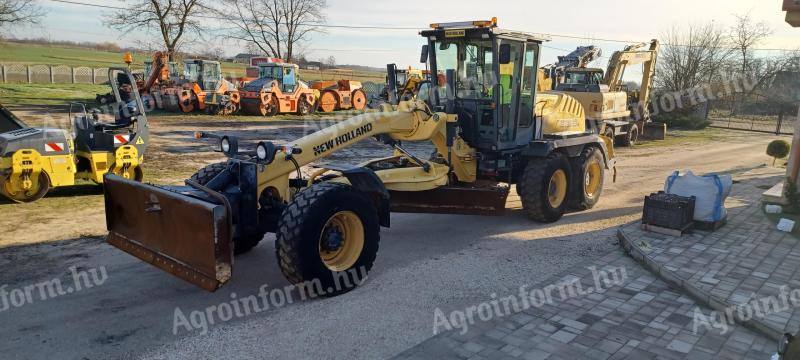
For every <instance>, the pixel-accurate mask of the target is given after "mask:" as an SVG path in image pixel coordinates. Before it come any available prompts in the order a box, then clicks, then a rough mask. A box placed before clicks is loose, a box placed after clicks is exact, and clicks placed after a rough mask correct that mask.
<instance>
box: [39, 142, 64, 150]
mask: <svg viewBox="0 0 800 360" xmlns="http://www.w3.org/2000/svg"><path fill="white" fill-rule="evenodd" d="M44 151H47V152H61V151H64V143H48V144H44Z"/></svg>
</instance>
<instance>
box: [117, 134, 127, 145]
mask: <svg viewBox="0 0 800 360" xmlns="http://www.w3.org/2000/svg"><path fill="white" fill-rule="evenodd" d="M128 141H130V140H129V139H128V137H127V136H125V135H114V144H127V143H128Z"/></svg>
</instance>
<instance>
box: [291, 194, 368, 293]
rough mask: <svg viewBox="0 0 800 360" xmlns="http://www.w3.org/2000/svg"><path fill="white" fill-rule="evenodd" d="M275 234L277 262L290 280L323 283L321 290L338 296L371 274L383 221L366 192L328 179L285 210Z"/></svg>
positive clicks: (293, 281)
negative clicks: (328, 181) (380, 223)
mask: <svg viewBox="0 0 800 360" xmlns="http://www.w3.org/2000/svg"><path fill="white" fill-rule="evenodd" d="M276 238H277V240H276V246H275V253H276V256H277V258H278V265H279V266H280V268H281V272H283V275H284V276H285V277H286V278H287V279H288V280H289V281H290V282H292V283H293V284H315V285H316V284H317V282H318V285H319V289H321V292H322V293H321V294H317V295H322V296H335V295H339V294H343V293H345V292H348V291H350V290H352V289H354V288H355V287H356V286H358V285H360V284H361V283H362V282H363V281H364V280H365V279H366V275H367V273H368V272H369V270H370V269H371V268H372V265H373V263H374V262H375V258H376V256H377V253H378V244H379V242H380V225H379V221H378V214H377V211H376V209H375V205H374V204H373V203H372V201H371V200H370V199H369V198H368V197H367V196H366V195H365V194H363V193H361V192H359V191H357V190H355V189H353V188H352V187H351V186H350V185H346V184H339V183H324V182H323V183H319V184H316V185H313V186H312V187H310V188H307V189H305V190H303V191H302V192H301V193H299V194H298V195H297V197H295V199H294V201H292V203H290V204H289V206H288V207H287V208H286V209H285V210H284V211H283V214H282V215H281V219H280V220H279V222H278V232H277V234H276ZM309 288H314V287H313V286H309Z"/></svg>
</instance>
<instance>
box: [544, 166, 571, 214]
mask: <svg viewBox="0 0 800 360" xmlns="http://www.w3.org/2000/svg"><path fill="white" fill-rule="evenodd" d="M566 197H567V173H565V172H564V170H562V169H558V170H556V171H555V172H554V173H553V175H552V176H551V177H550V183H549V185H548V187H547V200H548V201H549V202H550V207H552V208H558V207H560V206H561V204H562V203H563V202H564V199H565V198H566Z"/></svg>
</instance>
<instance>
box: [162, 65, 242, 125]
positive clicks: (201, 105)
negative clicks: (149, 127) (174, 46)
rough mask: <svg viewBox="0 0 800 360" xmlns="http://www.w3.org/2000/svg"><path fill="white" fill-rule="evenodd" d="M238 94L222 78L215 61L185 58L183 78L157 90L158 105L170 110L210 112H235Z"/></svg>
mask: <svg viewBox="0 0 800 360" xmlns="http://www.w3.org/2000/svg"><path fill="white" fill-rule="evenodd" d="M239 101H240V97H239V90H238V89H237V88H236V85H234V84H233V83H231V82H230V81H228V80H226V79H224V78H223V77H222V68H221V66H220V63H219V62H218V61H209V60H196V59H195V60H186V61H184V64H183V79H182V81H181V82H180V83H179V84H177V85H176V86H173V87H166V88H163V89H161V102H160V104H162V106H161V107H163V108H164V109H166V110H168V111H172V112H184V113H190V112H193V111H195V110H200V111H205V112H206V113H208V114H214V115H230V114H233V113H236V112H237V111H239V108H240V105H239Z"/></svg>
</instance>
